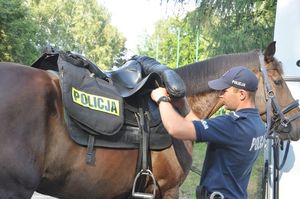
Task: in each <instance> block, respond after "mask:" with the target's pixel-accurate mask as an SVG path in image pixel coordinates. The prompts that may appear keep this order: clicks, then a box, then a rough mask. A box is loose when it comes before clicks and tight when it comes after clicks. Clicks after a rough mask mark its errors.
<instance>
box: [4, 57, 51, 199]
mask: <svg viewBox="0 0 300 199" xmlns="http://www.w3.org/2000/svg"><path fill="white" fill-rule="evenodd" d="M0 93H1V94H0V101H1V103H0V126H1V128H0V146H1V149H0V151H1V152H0V162H1V163H0V164H1V168H2V169H1V170H0V181H1V182H5V183H3V184H2V185H1V187H0V198H30V197H31V195H32V193H33V192H34V190H35V189H36V187H37V186H38V183H39V181H40V176H41V172H42V165H43V161H44V153H45V146H46V145H45V139H46V136H47V132H48V125H47V123H48V122H49V117H50V115H53V114H55V110H56V109H55V108H54V107H55V100H54V101H53V100H52V99H54V98H55V97H57V89H56V88H55V84H54V82H53V80H52V79H51V78H50V76H49V75H47V72H45V71H41V70H37V69H33V68H31V67H28V66H24V65H20V64H14V63H0Z"/></svg>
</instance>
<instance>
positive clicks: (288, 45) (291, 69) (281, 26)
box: [265, 0, 300, 199]
mask: <svg viewBox="0 0 300 199" xmlns="http://www.w3.org/2000/svg"><path fill="white" fill-rule="evenodd" d="M299 8H300V0H278V1H277V10H276V22H275V31H274V41H276V55H275V56H276V57H277V58H278V59H279V60H280V61H281V62H282V63H283V68H284V73H285V74H284V77H285V80H286V81H287V83H288V86H289V88H290V90H291V92H292V95H293V96H294V98H295V99H300V12H299ZM283 153H284V151H281V153H280V161H282V157H283V155H284V154H283ZM265 157H266V158H267V159H269V160H272V161H271V164H270V166H269V174H270V175H269V176H268V177H269V184H268V186H267V194H266V197H265V198H266V199H275V198H276V199H277V198H281V199H289V198H300V196H299V190H298V188H299V180H300V141H298V142H291V145H290V148H289V153H288V156H287V160H286V163H285V165H284V167H283V168H282V169H281V170H280V171H279V186H278V187H279V192H278V193H279V194H278V196H276V193H274V186H273V183H272V181H273V171H274V170H273V169H274V160H273V151H272V147H271V144H270V143H269V144H268V146H267V148H266V153H265Z"/></svg>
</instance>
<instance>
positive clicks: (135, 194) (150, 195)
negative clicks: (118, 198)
mask: <svg viewBox="0 0 300 199" xmlns="http://www.w3.org/2000/svg"><path fill="white" fill-rule="evenodd" d="M141 176H149V177H150V178H151V179H152V181H153V185H154V189H153V192H152V193H143V192H136V191H135V186H136V182H137V180H138V179H139V178H140V177H141ZM156 187H157V186H156V180H155V178H154V175H153V173H152V172H151V171H150V170H149V169H142V170H141V171H140V172H139V173H138V174H137V175H136V176H135V179H134V182H133V188H132V193H131V195H132V196H133V197H136V198H146V199H153V198H155V193H156Z"/></svg>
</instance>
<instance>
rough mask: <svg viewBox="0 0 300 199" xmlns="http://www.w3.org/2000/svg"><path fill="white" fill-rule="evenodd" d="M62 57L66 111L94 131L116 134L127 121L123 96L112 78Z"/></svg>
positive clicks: (62, 84)
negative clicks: (110, 80) (94, 73)
mask: <svg viewBox="0 0 300 199" xmlns="http://www.w3.org/2000/svg"><path fill="white" fill-rule="evenodd" d="M63 58H64V57H63V56H59V58H58V67H59V72H60V82H61V88H62V96H63V103H64V106H65V110H66V112H67V113H68V114H69V115H70V116H71V117H72V118H73V119H74V120H76V121H77V122H78V123H80V124H82V126H85V127H86V129H91V131H89V133H91V134H105V135H113V134H116V133H117V132H119V130H120V129H121V127H122V126H123V123H124V114H123V98H122V97H121V96H120V95H119V92H118V91H117V90H116V88H115V87H114V86H113V85H112V84H111V83H110V82H108V81H106V80H103V79H101V78H98V77H97V76H94V75H93V73H91V72H90V71H89V70H88V69H87V68H84V67H78V66H76V65H75V64H73V63H72V62H71V61H70V59H71V57H69V59H68V60H64V59H63ZM108 124H109V125H108Z"/></svg>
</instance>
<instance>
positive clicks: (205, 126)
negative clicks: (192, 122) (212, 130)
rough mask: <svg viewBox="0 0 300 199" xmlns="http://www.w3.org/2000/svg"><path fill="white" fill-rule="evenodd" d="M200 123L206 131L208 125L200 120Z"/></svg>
mask: <svg viewBox="0 0 300 199" xmlns="http://www.w3.org/2000/svg"><path fill="white" fill-rule="evenodd" d="M200 122H201V124H202V126H203V128H204V129H208V124H207V122H206V121H205V120H200Z"/></svg>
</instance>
